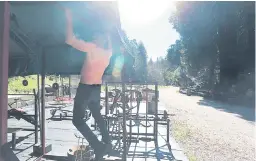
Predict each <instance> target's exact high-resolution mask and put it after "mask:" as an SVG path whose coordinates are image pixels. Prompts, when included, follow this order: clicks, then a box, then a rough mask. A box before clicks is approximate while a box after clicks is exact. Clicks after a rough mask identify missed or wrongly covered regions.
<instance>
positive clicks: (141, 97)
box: [93, 82, 170, 161]
mask: <svg viewBox="0 0 256 161" xmlns="http://www.w3.org/2000/svg"><path fill="white" fill-rule="evenodd" d="M149 86H151V87H152V86H153V89H150V88H149ZM108 89H113V90H111V91H110V92H109V91H108ZM111 98H113V99H112V100H113V101H112V102H111V101H110V100H111ZM158 102H159V91H158V85H157V83H137V82H136V83H135V82H133V83H131V82H106V83H105V106H106V107H105V115H104V119H105V120H106V122H107V128H108V131H109V133H110V135H111V137H112V138H113V139H115V140H117V142H119V143H120V144H121V146H122V152H121V153H122V160H123V161H126V160H127V150H128V146H129V144H130V143H132V142H138V141H139V140H140V141H143V142H145V143H146V144H147V142H150V141H154V142H155V144H157V142H158V133H159V132H158V126H159V125H162V126H166V141H167V142H168V143H169V125H170V121H169V118H168V114H167V111H163V113H160V111H159V110H158ZM111 103H112V104H111ZM142 103H143V104H145V105H146V106H144V107H142ZM134 104H136V105H134ZM136 108H137V110H136ZM143 108H145V109H143ZM140 110H143V111H144V112H142V113H141V112H140ZM135 111H136V112H135ZM93 126H94V127H95V128H96V127H97V126H96V125H93ZM134 126H137V127H138V129H137V130H136V131H135V129H136V128H134ZM116 127H117V129H115V128H116ZM141 127H143V128H144V130H143V131H142V130H140V129H141ZM149 128H151V129H152V132H150V131H149V130H148V129H149Z"/></svg>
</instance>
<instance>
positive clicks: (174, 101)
mask: <svg viewBox="0 0 256 161" xmlns="http://www.w3.org/2000/svg"><path fill="white" fill-rule="evenodd" d="M160 101H161V102H162V103H164V104H165V105H166V107H168V111H169V114H174V116H171V121H172V128H171V129H172V135H174V137H175V138H176V140H177V141H178V142H179V143H180V145H181V147H183V149H184V152H185V153H186V155H187V156H188V158H189V159H190V161H255V160H256V159H255V133H254V129H255V117H254V116H255V109H251V108H247V107H239V106H230V105H227V104H224V103H220V102H216V101H210V100H204V99H203V98H202V97H197V96H186V95H183V94H180V93H178V88H175V87H168V88H162V89H160Z"/></svg>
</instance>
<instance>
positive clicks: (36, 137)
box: [33, 89, 38, 144]
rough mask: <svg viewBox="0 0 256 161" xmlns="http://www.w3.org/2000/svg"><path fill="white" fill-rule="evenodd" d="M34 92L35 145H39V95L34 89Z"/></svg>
mask: <svg viewBox="0 0 256 161" xmlns="http://www.w3.org/2000/svg"><path fill="white" fill-rule="evenodd" d="M33 92H34V96H35V105H34V106H35V144H37V143H38V106H37V104H38V99H37V97H38V96H37V94H36V90H35V89H33Z"/></svg>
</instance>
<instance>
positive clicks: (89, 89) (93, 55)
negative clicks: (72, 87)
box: [65, 9, 112, 161]
mask: <svg viewBox="0 0 256 161" xmlns="http://www.w3.org/2000/svg"><path fill="white" fill-rule="evenodd" d="M65 12H66V20H67V28H66V43H67V44H68V45H70V46H72V47H73V48H75V49H77V50H80V51H82V52H85V53H87V54H86V59H85V60H84V64H83V67H82V70H81V80H80V83H79V86H78V89H77V92H76V96H75V100H74V108H73V124H74V126H75V127H76V128H77V129H78V130H79V131H80V132H81V134H82V135H83V136H84V137H85V139H86V140H87V141H88V142H89V144H90V145H91V147H92V148H93V149H94V153H95V160H96V161H99V160H101V159H102V158H103V156H104V155H105V154H106V150H107V149H108V150H109V149H110V148H111V142H110V137H109V134H108V131H107V127H106V124H105V121H104V119H103V117H102V115H101V113H100V93H101V83H102V75H103V73H104V70H105V69H106V67H107V66H108V64H109V60H110V57H111V55H112V48H111V40H110V37H109V35H108V36H107V35H106V34H104V33H101V34H94V36H93V41H92V42H86V41H83V40H78V39H77V38H76V37H75V36H74V34H73V26H72V14H71V12H70V10H69V9H65ZM106 40H107V41H108V42H106ZM106 43H108V45H107V46H108V47H107V48H105V44H106ZM86 106H88V108H89V109H90V111H91V113H92V116H93V117H94V119H95V121H96V123H97V125H98V126H99V128H100V132H101V135H102V141H99V140H98V138H97V136H96V135H94V133H93V132H92V131H91V129H90V128H89V126H88V125H87V124H86V122H85V121H84V116H85V108H86Z"/></svg>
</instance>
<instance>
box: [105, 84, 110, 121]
mask: <svg viewBox="0 0 256 161" xmlns="http://www.w3.org/2000/svg"><path fill="white" fill-rule="evenodd" d="M108 112H109V109H108V84H107V83H106V84H105V115H106V116H107V115H108Z"/></svg>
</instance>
